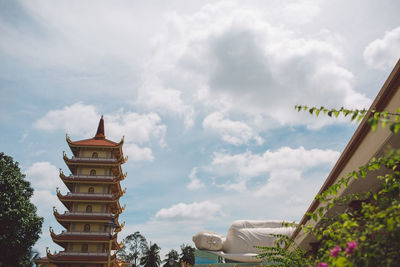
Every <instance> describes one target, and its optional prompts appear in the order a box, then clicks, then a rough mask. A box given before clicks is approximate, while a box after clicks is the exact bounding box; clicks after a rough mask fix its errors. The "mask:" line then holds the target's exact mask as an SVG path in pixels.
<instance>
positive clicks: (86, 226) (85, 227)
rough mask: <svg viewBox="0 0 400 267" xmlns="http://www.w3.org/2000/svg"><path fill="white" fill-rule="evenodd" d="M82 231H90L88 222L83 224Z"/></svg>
mask: <svg viewBox="0 0 400 267" xmlns="http://www.w3.org/2000/svg"><path fill="white" fill-rule="evenodd" d="M83 231H84V232H90V224H88V223H87V224H85V226H84V227H83Z"/></svg>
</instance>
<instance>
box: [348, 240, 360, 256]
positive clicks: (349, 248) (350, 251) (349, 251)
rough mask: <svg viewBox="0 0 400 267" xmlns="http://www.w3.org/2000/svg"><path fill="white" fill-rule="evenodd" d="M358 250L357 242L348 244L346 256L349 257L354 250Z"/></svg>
mask: <svg viewBox="0 0 400 267" xmlns="http://www.w3.org/2000/svg"><path fill="white" fill-rule="evenodd" d="M356 248H357V242H356V241H351V242H347V248H346V254H347V255H351V254H353V253H354V250H356Z"/></svg>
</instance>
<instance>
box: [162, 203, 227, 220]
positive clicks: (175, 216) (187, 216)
mask: <svg viewBox="0 0 400 267" xmlns="http://www.w3.org/2000/svg"><path fill="white" fill-rule="evenodd" d="M220 213H221V207H220V205H218V204H215V203H212V202H209V201H203V202H193V203H191V204H185V203H179V204H176V205H173V206H171V207H170V208H163V209H161V210H159V211H158V212H157V214H156V216H155V217H156V219H157V220H180V221H181V220H197V219H203V218H205V217H207V218H213V217H215V216H218V215H219V214H220Z"/></svg>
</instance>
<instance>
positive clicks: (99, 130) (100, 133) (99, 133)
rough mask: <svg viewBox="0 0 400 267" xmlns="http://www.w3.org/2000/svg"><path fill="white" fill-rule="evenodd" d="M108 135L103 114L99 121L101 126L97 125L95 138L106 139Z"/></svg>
mask: <svg viewBox="0 0 400 267" xmlns="http://www.w3.org/2000/svg"><path fill="white" fill-rule="evenodd" d="M105 138H106V135H105V134H104V119H103V115H101V119H100V121H99V126H98V127H97V133H96V135H95V137H94V139H105Z"/></svg>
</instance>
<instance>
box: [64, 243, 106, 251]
mask: <svg viewBox="0 0 400 267" xmlns="http://www.w3.org/2000/svg"><path fill="white" fill-rule="evenodd" d="M83 244H87V245H88V252H97V251H98V248H99V247H100V249H101V248H102V246H103V245H102V244H103V243H95V242H76V243H69V244H68V248H69V251H73V252H81V251H82V245H83ZM98 244H101V245H100V246H98Z"/></svg>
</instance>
